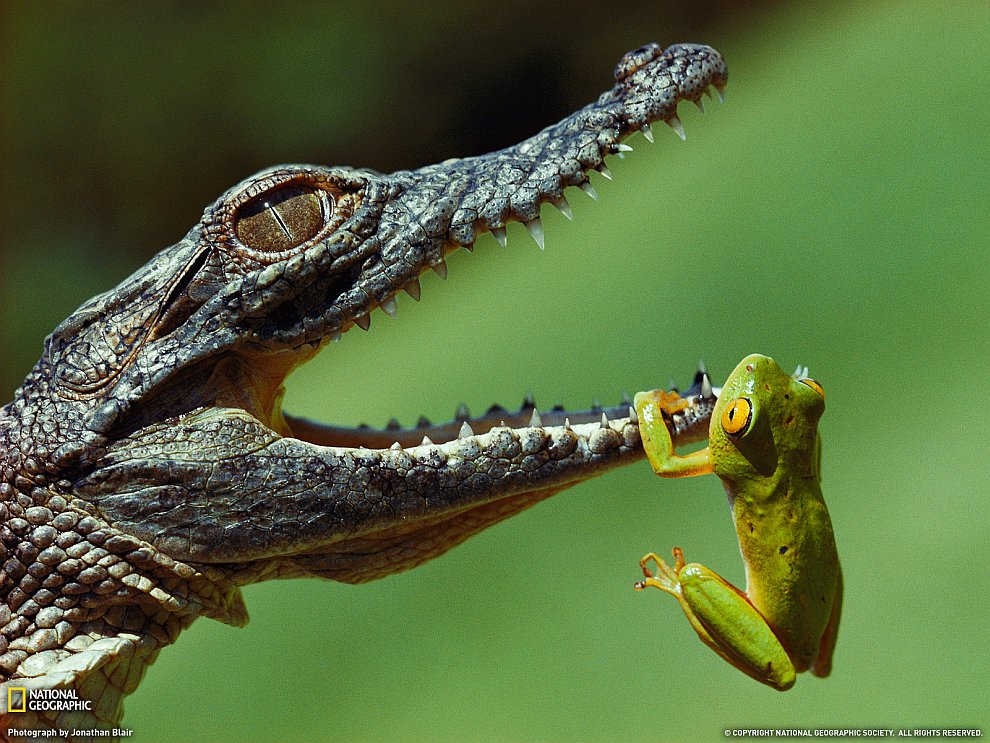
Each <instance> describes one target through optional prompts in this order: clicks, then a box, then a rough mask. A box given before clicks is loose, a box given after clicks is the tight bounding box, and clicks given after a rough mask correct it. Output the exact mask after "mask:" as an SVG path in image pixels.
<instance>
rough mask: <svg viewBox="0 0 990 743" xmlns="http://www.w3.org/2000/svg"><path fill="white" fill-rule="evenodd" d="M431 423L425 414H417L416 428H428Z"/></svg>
mask: <svg viewBox="0 0 990 743" xmlns="http://www.w3.org/2000/svg"><path fill="white" fill-rule="evenodd" d="M431 425H432V424H431V423H430V419H429V418H427V417H426V416H425V415H421V416H419V420H418V421H416V428H429V427H430V426H431Z"/></svg>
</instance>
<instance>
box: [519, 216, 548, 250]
mask: <svg viewBox="0 0 990 743" xmlns="http://www.w3.org/2000/svg"><path fill="white" fill-rule="evenodd" d="M523 224H524V225H526V229H527V230H529V234H530V235H532V236H533V239H534V240H535V241H536V244H537V245H538V246H539V248H540V250H543V248H544V247H545V242H544V240H543V223H542V222H541V221H540V218H539V217H537V218H536V219H531V220H529V221H528V222H523Z"/></svg>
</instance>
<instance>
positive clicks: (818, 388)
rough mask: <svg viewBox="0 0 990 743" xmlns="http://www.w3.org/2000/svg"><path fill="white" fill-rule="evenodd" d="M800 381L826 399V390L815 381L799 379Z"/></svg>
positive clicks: (806, 378)
mask: <svg viewBox="0 0 990 743" xmlns="http://www.w3.org/2000/svg"><path fill="white" fill-rule="evenodd" d="M798 381H799V382H800V383H801V384H806V385H808V386H809V387H811V389H813V390H814V391H815V392H817V393H818V394H819V396H820V397H821V398H822V399H823V400H824V399H825V389H824V388H823V387H822V386H821V385H820V384H818V382H816V381H815V380H814V379H809V378H808V377H805V378H804V379H799V380H798Z"/></svg>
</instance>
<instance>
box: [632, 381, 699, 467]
mask: <svg viewBox="0 0 990 743" xmlns="http://www.w3.org/2000/svg"><path fill="white" fill-rule="evenodd" d="M687 404H688V403H687V401H686V400H684V399H683V398H682V397H681V396H680V395H678V394H677V393H676V392H667V391H666V390H650V391H649V392H638V393H636V397H635V398H634V400H633V405H634V406H635V408H636V415H637V417H638V418H639V432H640V436H641V437H642V439H643V449H644V451H646V458H647V459H649V460H650V466H651V467H653V471H654V472H656V473H657V474H658V475H660V477H693V476H694V475H708V474H711V473H712V472H713V470H712V463H711V456H710V454H709V451H708V447H705V448H704V449H699V450H698V451H695V452H691V453H690V454H686V455H684V456H681V455H679V454H678V453H677V452H676V451H674V442H673V440H672V439H671V438H670V429H668V428H667V423H666V421H665V420H664V414H666V416H667V417H670V416H672V415H673V414H675V413H678V412H680V411H681V410H683V409H684V408H685V407H686V406H687Z"/></svg>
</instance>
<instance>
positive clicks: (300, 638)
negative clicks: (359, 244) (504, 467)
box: [0, 2, 990, 741]
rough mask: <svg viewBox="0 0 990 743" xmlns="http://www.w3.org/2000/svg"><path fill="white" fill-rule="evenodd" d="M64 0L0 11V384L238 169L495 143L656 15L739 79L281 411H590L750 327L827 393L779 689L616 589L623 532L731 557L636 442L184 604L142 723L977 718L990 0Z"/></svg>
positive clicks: (650, 603)
mask: <svg viewBox="0 0 990 743" xmlns="http://www.w3.org/2000/svg"><path fill="white" fill-rule="evenodd" d="M55 7H57V8H60V9H61V13H56V12H55V11H54V10H53V9H52V7H51V6H48V7H46V6H41V5H28V4H20V3H18V4H14V6H13V8H14V9H11V6H10V4H8V6H7V9H6V11H5V12H6V16H7V17H6V24H5V31H4V34H5V37H6V39H5V40H6V43H5V44H4V45H3V50H2V54H3V56H4V65H5V73H6V74H5V75H4V96H3V100H4V106H5V110H4V130H3V131H4V135H5V137H4V142H3V147H4V167H3V170H4V173H3V178H4V180H3V183H4V197H5V198H4V199H3V201H4V202H5V203H4V207H5V211H6V215H5V221H4V225H5V230H4V231H3V232H4V238H3V239H4V241H5V244H4V253H3V256H2V274H0V281H2V295H0V313H2V314H0V316H2V318H3V321H2V322H0V333H2V334H3V335H2V342H3V349H4V350H3V353H2V354H0V356H2V357H3V362H2V364H3V366H2V370H3V376H2V383H3V385H4V390H6V392H5V399H7V398H8V397H9V394H10V391H12V389H13V387H14V386H15V385H16V384H17V383H18V381H19V380H20V379H21V378H23V375H24V373H25V372H26V371H27V369H28V368H29V367H30V365H31V364H32V363H33V361H34V360H35V359H36V358H37V356H38V354H39V352H40V342H41V339H42V338H43V337H44V334H45V333H46V332H48V331H50V330H51V328H52V327H54V325H55V324H56V323H57V322H58V321H59V320H61V319H62V318H63V317H64V316H66V315H67V314H68V313H69V312H70V311H71V310H72V309H73V307H74V306H75V305H77V304H79V303H80V302H82V301H83V300H84V299H86V298H87V297H88V296H90V295H91V294H93V293H95V292H97V291H102V290H104V289H106V288H107V287H108V286H111V285H112V284H113V283H114V282H115V281H117V280H119V279H120V278H122V277H123V276H124V275H126V274H127V273H129V272H131V271H132V270H133V269H134V268H135V267H136V266H137V265H139V263H140V261H141V260H143V259H145V258H147V257H148V256H149V255H150V254H151V253H152V252H154V251H155V250H157V249H160V248H161V247H163V246H165V245H168V244H169V243H170V242H172V241H174V240H175V239H176V238H178V237H179V236H181V234H183V233H184V232H185V230H186V229H188V227H189V226H190V225H191V224H192V223H193V222H194V221H195V220H196V218H197V216H198V214H199V211H200V210H201V209H202V207H203V205H205V204H206V203H208V202H209V201H210V200H212V199H213V198H215V196H216V195H217V194H218V193H220V192H221V191H222V190H224V189H225V188H226V187H227V186H229V185H230V184H232V183H234V182H236V181H237V180H239V179H240V178H241V177H242V176H243V175H245V174H246V173H248V172H250V171H252V170H253V169H256V168H258V167H262V166H264V165H268V164H271V163H274V162H281V161H310V162H324V163H347V164H354V165H369V166H372V167H376V168H379V169H382V170H392V169H395V168H400V167H411V166H414V165H417V164H421V163H425V162H430V161H436V160H441V159H443V158H446V157H449V156H451V155H462V154H470V153H472V152H480V151H484V150H488V149H493V148H495V147H499V146H503V145H505V144H508V143H510V142H512V141H515V140H518V139H519V138H521V137H523V136H526V135H528V134H530V133H532V132H534V131H536V130H537V129H539V128H540V127H541V126H543V125H545V124H546V123H549V122H550V121H552V120H554V119H555V118H557V117H559V116H560V115H563V114H565V113H566V112H568V111H569V110H571V109H573V108H575V107H577V106H579V105H581V104H583V103H585V102H587V101H589V100H591V99H592V97H593V96H595V95H597V94H598V93H599V92H600V91H602V90H604V89H605V88H607V87H608V86H609V84H610V80H611V74H610V71H611V66H612V65H613V64H614V62H615V61H616V60H617V59H618V57H619V56H620V55H621V53H622V52H624V51H625V50H627V49H630V48H633V47H635V46H638V45H639V44H641V43H643V42H645V41H648V40H650V39H654V38H656V39H657V40H659V41H662V42H671V41H675V40H683V39H685V38H689V39H694V40H699V41H705V42H708V43H712V44H713V45H715V46H716V47H718V48H719V49H720V50H721V51H723V52H724V53H725V55H726V57H727V58H728V60H729V65H730V71H731V76H730V85H729V90H728V96H729V98H728V104H727V105H726V106H724V107H718V106H714V109H715V110H713V111H711V112H710V113H709V114H707V115H706V116H704V117H701V116H700V115H699V114H698V112H697V111H695V110H694V109H693V108H692V107H688V106H685V107H684V108H683V109H682V112H681V117H682V119H683V120H684V124H685V127H686V129H687V131H688V141H687V143H686V144H685V143H681V142H680V141H678V140H677V138H676V136H674V135H673V134H672V133H671V132H668V131H666V130H664V131H660V130H659V128H658V130H657V132H656V134H657V139H658V143H657V145H656V146H654V147H650V146H648V145H647V144H646V142H645V140H643V139H642V138H641V137H638V136H637V137H634V138H633V139H632V140H631V141H630V143H631V144H632V145H633V146H634V147H635V149H636V151H635V152H634V153H633V154H632V155H631V156H630V157H629V158H627V159H626V160H623V161H615V162H614V163H611V162H610V168H611V169H612V171H613V173H614V174H615V178H616V180H615V182H614V183H606V182H604V181H601V182H599V181H596V182H595V185H596V187H598V189H599V191H600V192H601V195H602V198H601V201H600V202H599V203H598V204H595V203H593V202H590V201H589V200H587V199H585V198H584V197H583V195H581V194H579V193H578V194H577V195H576V196H574V197H572V198H571V202H572V205H573V208H574V211H575V214H576V220H575V221H574V222H573V223H569V222H567V221H566V220H564V219H562V218H561V217H560V216H559V215H558V214H556V213H553V211H552V210H546V212H545V214H544V220H545V223H546V231H547V243H548V244H547V251H546V253H545V254H541V253H540V252H539V251H537V250H536V249H535V247H534V246H533V245H532V241H531V240H530V238H529V237H528V236H527V235H526V234H525V231H524V230H523V228H522V227H520V226H518V225H515V226H511V227H510V228H509V247H508V250H504V251H503V250H500V249H499V248H497V246H495V243H494V241H493V240H491V239H490V238H487V237H486V238H483V239H482V240H481V241H480V242H479V249H478V250H477V251H476V252H475V254H474V255H472V256H469V255H467V254H465V253H462V254H459V255H457V256H454V257H452V259H451V261H450V264H451V265H450V273H451V277H450V280H449V281H448V282H447V283H446V284H442V283H441V282H440V281H439V280H438V279H436V277H433V276H430V277H427V278H426V279H425V280H424V287H423V293H424V301H423V302H422V303H421V304H420V305H415V304H413V303H412V302H411V301H407V298H405V297H403V298H400V300H399V318H398V320H397V321H395V322H392V321H389V320H387V319H385V318H384V317H383V316H382V315H380V314H376V316H375V320H374V325H375V327H373V328H372V332H370V333H367V334H364V333H362V334H354V333H351V334H349V335H348V336H347V337H346V338H345V339H344V342H342V343H341V344H339V345H338V346H334V347H333V348H332V349H330V350H329V351H328V352H326V353H324V354H323V355H322V356H321V357H320V358H319V359H318V360H316V361H314V362H313V363H311V364H309V365H308V366H307V367H305V368H304V369H303V370H301V371H300V372H299V373H297V374H296V375H295V376H294V377H293V378H292V380H290V386H289V394H288V398H287V402H286V407H287V409H288V410H290V411H293V412H301V413H303V414H306V415H309V416H312V417H315V418H321V419H332V420H335V421H340V422H344V423H356V422H359V421H361V420H367V421H369V422H371V423H375V424H379V425H380V424H381V423H383V422H384V421H386V420H387V419H388V418H389V417H391V416H392V415H396V416H398V417H399V418H400V420H403V421H411V420H414V419H415V418H416V416H418V415H419V414H421V413H425V414H426V415H428V416H429V417H431V418H444V417H447V416H449V414H450V412H452V411H453V409H454V407H455V406H456V404H457V403H458V402H459V401H461V400H462V399H463V400H465V401H466V402H467V403H468V404H469V405H470V406H471V407H472V408H484V407H486V406H487V405H488V404H489V403H491V402H492V400H493V399H495V400H498V401H500V402H503V403H506V404H510V403H511V402H513V401H514V400H516V399H518V398H521V396H522V392H523V391H524V390H526V389H532V390H533V391H534V392H535V393H536V397H537V400H538V401H539V402H540V403H541V405H542V404H552V403H553V402H555V401H556V400H558V399H560V400H562V401H563V402H565V403H567V404H569V405H574V406H579V405H584V404H586V403H587V402H588V401H589V400H590V399H591V398H592V397H602V398H603V400H604V399H607V398H606V396H607V395H612V394H615V396H617V394H618V390H616V389H615V388H616V387H618V388H621V387H628V388H629V389H632V390H635V389H643V388H647V387H651V386H657V385H658V384H664V383H666V381H667V378H668V377H669V376H674V377H676V378H677V379H679V380H680V381H682V382H684V381H687V380H688V379H689V377H690V374H691V371H692V369H693V368H694V365H695V364H696V362H697V359H698V357H699V356H704V357H705V359H706V360H707V362H708V365H709V368H710V369H712V370H713V372H714V373H715V375H716V376H718V375H723V374H725V373H726V372H728V371H729V369H731V367H732V366H733V365H734V363H735V362H736V361H737V360H738V359H739V358H741V357H742V356H743V355H744V354H746V353H749V352H754V351H758V352H762V353H768V354H770V355H773V356H775V357H776V358H777V359H778V360H779V361H780V362H781V363H782V364H784V365H787V364H791V365H794V364H797V363H798V362H801V363H803V364H807V365H809V366H810V367H811V371H812V373H813V374H814V375H815V376H816V377H817V378H818V379H820V380H821V381H822V383H823V384H824V385H825V388H826V391H827V399H828V410H827V411H826V414H825V418H824V420H823V428H824V436H825V446H826V448H825V487H826V496H827V497H828V499H829V504H830V508H831V510H832V514H833V519H834V522H835V527H836V533H837V537H838V540H839V546H840V550H841V553H842V557H843V565H844V570H845V574H846V583H847V588H846V599H845V612H844V615H843V623H842V630H841V634H840V639H839V644H838V648H837V652H836V662H835V671H834V673H833V676H832V677H831V678H829V679H828V680H825V681H821V680H817V679H814V678H810V677H807V678H800V679H799V681H798V684H797V686H796V687H795V688H794V689H793V690H792V691H789V692H787V693H786V694H777V693H775V692H772V691H770V690H768V689H766V688H764V687H762V686H760V685H758V684H756V683H755V682H753V681H751V680H750V679H748V678H745V677H744V676H743V675H742V674H740V673H738V672H736V671H734V670H733V669H731V668H729V667H728V666H727V665H726V664H724V663H723V662H722V661H721V660H720V659H718V658H717V657H716V656H715V655H714V654H713V653H711V652H709V651H708V650H706V649H705V648H704V647H702V646H701V644H700V643H698V642H697V640H696V639H695V637H694V635H693V633H692V631H691V630H690V628H689V627H688V625H687V622H686V621H684V618H683V616H682V615H681V614H680V611H679V609H678V608H677V606H676V602H674V601H673V600H665V598H664V597H661V596H659V595H649V596H647V595H646V594H638V593H635V592H633V591H632V589H631V584H632V581H634V580H635V579H636V578H637V565H636V561H637V560H638V558H639V557H640V556H641V555H642V553H644V552H645V551H647V550H649V549H656V550H658V551H667V550H668V549H669V547H670V546H672V545H673V544H679V545H680V546H682V547H683V548H684V549H685V551H686V552H687V553H688V555H689V557H691V558H692V559H696V560H699V561H702V562H705V563H706V564H708V565H710V566H711V567H713V568H715V569H717V570H719V571H720V572H722V573H723V574H724V575H725V576H726V577H728V578H729V579H731V580H733V581H736V582H737V583H741V582H742V581H743V575H742V567H741V564H740V561H739V557H738V552H737V549H736V546H735V540H734V537H733V534H732V530H731V526H730V522H729V518H728V514H727V513H726V508H725V505H724V503H725V501H724V495H723V494H722V490H721V488H720V487H719V486H718V484H717V482H715V481H713V480H711V479H708V478H700V479H698V480H695V481H686V482H673V483H670V482H661V481H659V480H657V479H656V478H654V477H653V476H652V474H651V473H650V471H649V468H648V467H647V466H646V465H645V464H644V465H642V466H636V467H631V468H628V469H627V470H626V471H623V472H619V473H614V474H611V475H608V476H606V477H604V478H602V479H601V480H599V481H596V482H593V483H589V484H585V485H582V486H580V487H578V488H575V489H574V490H572V491H568V492H565V493H564V494H562V495H560V496H557V497H556V498H554V499H552V500H551V501H549V502H547V503H545V504H542V505H540V506H539V507H537V508H536V509H534V510H533V511H531V512H528V513H526V514H523V515H521V516H519V517H517V518H515V519H513V520H511V521H510V522H507V523H506V524H503V525H500V526H498V527H496V528H493V529H491V530H489V531H488V532H486V533H484V534H482V535H480V536H478V537H476V538H475V539H473V540H472V541H470V542H469V543H468V544H466V545H465V546H463V547H461V548H459V549H457V550H455V551H454V552H452V553H451V554H450V555H448V556H446V557H444V558H442V559H439V560H436V561H434V562H432V563H430V564H428V565H426V566H424V567H422V568H419V569H417V570H415V571H412V572H410V573H406V574H402V575H399V576H395V577H392V578H389V579H386V580H383V581H379V582H377V583H374V584H370V585H367V586H359V587H352V586H343V585H337V584H332V583H322V582H317V581H291V582H285V583H271V584H265V585H261V586H255V587H251V588H249V589H247V590H246V592H245V593H246V597H247V600H248V606H249V608H250V609H251V611H252V615H253V620H252V623H251V625H250V626H249V627H248V628H247V629H244V630H236V629H232V628H229V627H225V626H222V625H220V624H217V623H215V622H211V621H208V620H201V621H199V622H197V623H196V624H195V625H194V626H193V627H192V629H190V630H189V631H188V632H187V633H186V635H185V636H183V638H182V639H181V640H180V641H179V642H178V643H177V645H176V646H175V647H173V648H169V649H167V650H166V651H164V652H163V653H162V655H161V657H160V659H159V661H158V663H157V664H156V665H155V666H154V667H153V668H152V669H151V671H150V672H149V673H148V676H147V679H146V681H145V683H144V684H143V685H142V687H141V688H140V690H139V691H138V693H137V694H135V695H134V696H133V697H132V698H131V699H130V700H129V701H128V702H127V715H126V718H125V724H127V725H128V726H130V727H132V728H134V729H135V731H136V734H135V736H134V738H132V740H135V739H136V740H140V741H162V740H180V739H181V740H187V741H199V740H201V741H222V740H236V741H254V740H259V741H260V740H269V739H277V740H311V741H317V740H326V741H376V740H383V741H384V740H430V741H444V740H448V741H465V740H471V741H503V740H532V741H553V740H560V741H572V740H609V741H612V740H664V741H666V740H670V741H683V740H713V739H715V738H720V737H722V730H723V728H726V727H736V726H745V727H776V726H786V727H803V726H810V727H815V726H822V725H826V726H836V725H847V724H848V725H881V726H889V727H901V726H904V727H910V726H926V727H927V726H939V725H967V726H968V725H976V726H986V723H987V714H986V711H985V709H986V704H985V699H984V697H985V690H986V671H985V668H986V665H987V662H988V660H990V653H988V649H990V640H988V637H990V622H988V620H987V612H986V605H987V598H988V595H990V573H988V571H987V565H988V562H990V547H988V540H987V539H986V536H985V532H986V524H987V516H988V508H987V499H986V492H987V486H988V478H987V476H986V474H985V473H984V471H983V467H984V466H986V465H985V463H986V462H987V460H988V455H990V445H988V440H990V439H988V436H987V433H986V430H987V428H986V420H987V416H988V414H990V405H988V399H990V389H988V387H990V385H988V383H987V380H986V375H985V373H984V371H983V370H984V368H985V365H986V360H987V358H988V352H990V332H988V312H987V310H988V302H987V286H988V281H990V272H988V269H987V263H986V260H987V259H986V256H987V247H988V236H990V230H988V228H990V218H988V208H987V204H988V203H990V183H988V179H987V153H988V152H990V142H988V137H987V134H986V121H987V120H988V119H990V96H988V95H987V92H986V91H987V90H988V89H990V69H988V67H987V65H986V63H985V50H986V48H987V45H988V43H990V8H988V6H987V4H986V3H980V2H970V3H958V4H954V5H952V6H946V7H940V8H936V7H935V6H931V5H929V4H927V3H921V2H913V3H909V2H904V3H875V4H858V3H838V2H836V3H820V4H795V5H787V6H767V9H764V10H761V11H760V13H759V14H758V15H742V14H741V13H742V12H741V11H738V10H736V11H732V10H731V9H727V8H728V4H721V5H720V6H718V7H716V6H715V5H712V4H708V5H702V6H689V5H688V4H669V3H658V4H656V5H655V6H654V5H653V4H646V3H640V4H636V3H633V4H629V5H627V6H626V7H623V8H622V9H621V11H620V10H616V9H614V8H610V9H608V10H606V8H605V6H601V5H598V4H596V5H595V6H594V7H593V8H592V9H589V10H588V11H583V10H580V9H579V8H578V7H577V4H574V7H572V4H551V5H548V6H546V7H543V8H540V9H534V8H532V7H530V5H527V4H525V3H521V2H520V3H508V4H500V5H499V6H498V7H497V8H495V7H493V6H491V5H482V4H478V3H468V4H450V5H448V4H444V3H439V4H438V3H434V4H429V5H423V4H392V5H390V4H384V5H383V4H375V5H374V6H373V7H374V10H373V11H372V10H369V8H370V7H372V6H366V5H364V4H358V3H333V4H321V5H317V4H311V3H295V4H292V5H284V6H282V5H280V6H277V7H273V6H271V5H270V4H260V3H238V4H233V3H230V4H219V3H199V4H195V5H192V4H186V5H182V6H178V5H176V6H165V5H156V6H151V5H145V4H141V5H138V4H134V5H123V4H113V3H88V4H85V5H83V4H61V5H59V6H55ZM688 7H694V8H699V7H700V9H696V10H690V11H689V10H685V8H688ZM180 8H181V9H180ZM585 12H586V13H587V15H584V14H583V13H585ZM603 13H607V15H605V16H604V17H603V16H602V14H603ZM675 21H676V23H677V25H676V26H675V25H673V24H674V22H675ZM709 108H710V109H712V108H713V106H712V105H709ZM691 699H693V700H694V702H690V700H691Z"/></svg>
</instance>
